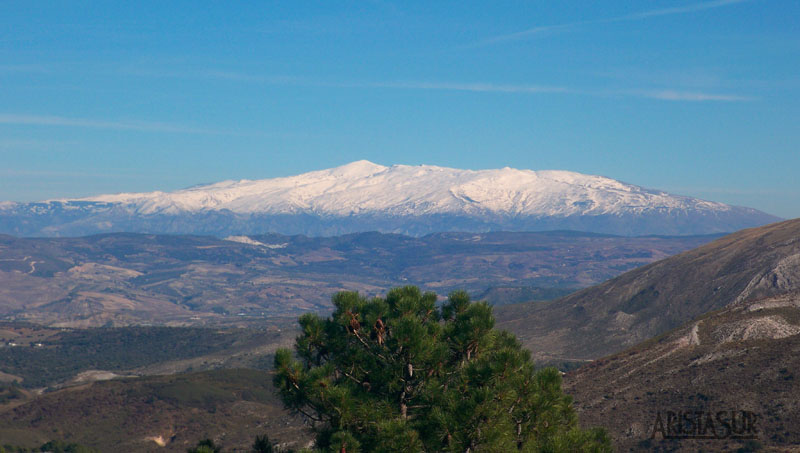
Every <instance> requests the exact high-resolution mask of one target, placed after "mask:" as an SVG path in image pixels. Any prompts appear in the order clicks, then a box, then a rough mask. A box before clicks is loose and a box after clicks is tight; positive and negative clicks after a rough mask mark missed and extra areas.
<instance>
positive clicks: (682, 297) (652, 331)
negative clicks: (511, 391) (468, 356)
mask: <svg viewBox="0 0 800 453" xmlns="http://www.w3.org/2000/svg"><path fill="white" fill-rule="evenodd" d="M795 289H800V219H795V220H789V221H785V222H780V223H775V224H771V225H767V226H764V227H759V228H752V229H747V230H743V231H739V232H737V233H734V234H731V235H728V236H725V237H723V238H720V239H718V240H716V241H714V242H711V243H709V244H706V245H704V246H701V247H699V248H697V249H694V250H691V251H688V252H685V253H682V254H680V255H676V256H674V257H671V258H667V259H665V260H662V261H659V262H656V263H653V264H650V265H647V266H644V267H641V268H639V269H636V270H633V271H630V272H628V273H625V274H623V275H621V276H619V277H617V278H614V279H612V280H609V281H607V282H605V283H602V284H600V285H597V286H594V287H591V288H588V289H585V290H582V291H579V292H577V293H574V294H572V295H569V296H567V297H564V298H562V299H559V300H557V301H553V302H550V303H546V304H541V303H535V304H519V305H512V306H504V307H499V308H498V309H497V310H496V313H497V318H498V321H499V324H500V326H501V327H504V328H506V329H509V330H511V331H512V332H514V333H515V334H517V335H518V336H519V337H520V338H521V339H522V341H523V342H524V344H525V345H526V346H527V347H528V348H530V349H531V350H532V351H533V353H534V356H535V357H537V358H538V359H540V360H585V359H592V358H597V357H600V356H603V355H606V354H610V353H614V352H616V351H619V350H621V349H623V348H625V347H628V346H632V345H634V344H636V343H638V342H641V341H644V340H646V339H648V338H651V337H653V336H655V335H658V334H661V333H663V332H665V331H667V330H669V329H672V328H675V327H677V326H680V325H681V324H683V323H685V322H687V321H689V320H691V319H693V318H696V317H698V316H700V315H702V314H704V313H707V312H709V311H711V310H716V309H719V308H722V307H725V306H727V305H729V304H735V303H742V302H746V301H751V300H754V299H758V298H764V297H768V296H772V295H777V294H783V293H786V292H788V291H791V290H795Z"/></svg>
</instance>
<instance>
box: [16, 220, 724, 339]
mask: <svg viewBox="0 0 800 453" xmlns="http://www.w3.org/2000/svg"><path fill="white" fill-rule="evenodd" d="M711 239H713V238H712V237H709V236H699V237H637V238H627V237H618V236H609V235H599V234H588V233H574V232H563V231H562V232H545V233H502V232H499V233H485V234H473V233H438V234H433V235H429V236H425V237H421V238H415V237H409V236H402V235H395V234H380V233H360V234H352V235H345V236H337V237H330V238H309V237H305V236H283V235H278V234H272V235H262V236H252V237H247V236H236V237H229V238H228V239H227V240H223V239H218V238H214V237H208V236H171V235H143V234H123V233H118V234H106V235H98V236H88V237H82V238H38V239H32V238H15V237H13V236H0V319H10V320H24V321H32V322H38V323H42V324H48V325H54V326H64V327H82V326H120V325H131V324H162V325H206V324H214V325H227V326H236V325H239V326H249V325H263V324H264V323H265V322H267V320H276V322H281V319H283V320H287V319H288V320H294V319H295V318H296V317H297V316H298V315H299V314H301V313H304V312H306V311H311V310H313V311H322V312H324V311H326V310H328V309H329V307H330V297H331V296H332V295H333V294H334V293H336V292H337V291H342V290H349V291H352V290H358V291H361V292H364V293H366V294H370V295H377V294H380V293H382V292H383V291H385V290H387V289H388V288H391V287H395V286H403V285H408V284H413V285H418V286H420V287H422V288H423V289H425V290H432V291H436V292H437V293H438V294H441V295H446V294H447V293H448V292H449V291H452V290H455V289H465V290H467V291H469V292H471V293H472V294H474V295H477V296H485V297H488V298H490V299H491V300H494V301H498V300H505V299H506V298H508V299H514V300H520V299H524V298H526V297H531V298H533V299H546V298H552V297H555V296H559V295H563V294H564V293H565V292H570V291H571V290H574V289H575V288H581V287H586V286H590V285H592V284H596V283H599V282H601V281H603V280H606V279H608V278H611V277H614V276H616V275H619V274H620V273H621V272H624V271H625V270H628V269H632V268H634V267H637V266H641V265H644V264H647V263H651V262H653V261H656V260H658V259H662V258H665V257H667V256H670V255H673V254H675V253H678V252H681V251H684V250H687V249H690V248H693V247H696V246H698V245H700V244H703V243H706V242H708V241H709V240H711ZM506 296H508V297H506ZM528 300H530V299H528Z"/></svg>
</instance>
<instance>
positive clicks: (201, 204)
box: [0, 160, 779, 236]
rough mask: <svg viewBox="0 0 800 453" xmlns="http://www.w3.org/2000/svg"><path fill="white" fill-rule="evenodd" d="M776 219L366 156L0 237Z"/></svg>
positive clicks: (123, 200)
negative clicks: (386, 162) (385, 161)
mask: <svg viewBox="0 0 800 453" xmlns="http://www.w3.org/2000/svg"><path fill="white" fill-rule="evenodd" d="M775 220H779V219H778V218H777V217H774V216H771V215H769V214H766V213H763V212H760V211H757V210H755V209H752V208H744V207H738V206H730V205H726V204H723V203H718V202H713V201H705V200H700V199H697V198H691V197H687V196H680V195H671V194H668V193H667V192H664V191H659V190H652V189H645V188H643V187H639V186H635V185H632V184H626V183H623V182H620V181H617V180H614V179H611V178H606V177H603V176H594V175H585V174H581V173H575V172H569V171H563V170H540V171H534V170H519V169H513V168H509V167H506V168H502V169H491V170H462V169H454V168H447V167H438V166H432V165H419V166H409V165H393V166H391V167H387V166H383V165H378V164H374V163H372V162H369V161H365V160H361V161H356V162H352V163H350V164H347V165H343V166H339V167H335V168H331V169H326V170H318V171H313V172H308V173H303V174H300V175H296V176H287V177H281V178H272V179H260V180H239V181H234V180H228V181H222V182H217V183H213V184H206V185H200V186H193V187H190V188H187V189H182V190H178V191H174V192H161V191H155V192H147V193H118V194H106V195H97V196H92V197H84V198H77V199H53V200H47V201H43V202H38V203H15V204H9V203H3V204H0V232H5V233H9V234H14V235H18V236H19V235H44V236H61V235H86V234H93V233H97V232H112V231H133V232H144V233H189V234H191V233H198V234H214V235H218V236H228V235H236V234H259V233H265V232H269V231H274V232H279V233H284V234H297V233H301V234H311V235H332V234H346V233H351V232H361V231H370V230H376V231H381V232H394V233H404V234H412V235H415V236H416V235H423V234H427V233H430V232H438V231H474V232H486V231H498V230H509V231H543V230H553V229H570V230H580V231H589V232H600V233H610V234H622V235H643V234H668V235H674V234H680V235H688V234H709V233H720V232H728V231H733V230H738V229H741V228H745V227H751V226H757V225H762V224H765V223H769V222H772V221H775Z"/></svg>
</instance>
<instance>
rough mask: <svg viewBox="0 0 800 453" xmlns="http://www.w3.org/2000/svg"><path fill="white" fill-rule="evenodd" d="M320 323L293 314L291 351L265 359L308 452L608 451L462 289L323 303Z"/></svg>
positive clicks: (552, 381) (552, 377)
mask: <svg viewBox="0 0 800 453" xmlns="http://www.w3.org/2000/svg"><path fill="white" fill-rule="evenodd" d="M333 304H334V306H335V311H334V313H333V314H332V316H330V317H329V318H324V319H323V318H321V317H319V316H317V315H315V314H306V315H303V316H302V317H301V318H300V320H299V323H300V326H301V329H302V333H301V335H300V336H299V337H298V338H297V340H296V344H295V351H294V354H293V353H292V351H291V350H289V349H281V350H279V351H278V352H277V353H276V356H275V369H276V375H275V385H276V387H277V388H278V390H279V392H280V396H281V399H282V400H283V402H284V404H285V405H286V406H287V407H288V408H290V409H292V410H294V411H297V412H299V413H302V414H304V415H305V416H306V417H307V418H308V419H309V420H310V422H311V424H312V426H313V429H314V430H315V432H316V448H318V449H320V450H323V451H335V452H347V453H353V452H359V451H361V452H372V451H376V452H380V451H393V452H394V451H407V452H425V451H427V452H433V451H452V452H478V451H492V452H506V451H544V452H549V451H552V452H556V451H610V450H611V447H610V442H609V439H608V437H607V435H606V434H605V431H603V430H602V429H591V430H582V429H580V428H579V427H578V426H577V416H576V414H575V412H574V410H573V408H572V405H571V402H572V400H571V398H570V397H569V396H567V395H565V394H564V393H563V391H562V389H561V376H560V373H559V372H558V371H557V370H555V369H553V368H544V369H541V370H539V371H536V370H535V369H534V365H533V362H532V361H531V358H530V353H529V352H528V351H527V350H525V349H524V348H522V346H521V345H520V343H519V341H517V339H516V338H515V337H514V336H513V335H512V334H510V333H508V332H505V331H499V330H497V329H494V317H493V315H492V308H491V306H489V305H488V304H486V303H484V302H471V301H470V299H469V296H468V295H467V294H466V293H465V292H454V293H452V294H450V296H449V298H448V299H447V301H446V302H445V303H443V304H441V306H439V305H437V296H436V294H434V293H430V292H428V293H424V294H423V293H421V292H420V290H419V289H418V288H416V287H413V286H407V287H404V288H396V289H393V290H391V291H389V293H388V294H387V295H386V297H385V298H374V299H367V298H365V297H363V296H361V295H359V294H358V293H355V292H341V293H338V294H336V295H335V296H334V297H333Z"/></svg>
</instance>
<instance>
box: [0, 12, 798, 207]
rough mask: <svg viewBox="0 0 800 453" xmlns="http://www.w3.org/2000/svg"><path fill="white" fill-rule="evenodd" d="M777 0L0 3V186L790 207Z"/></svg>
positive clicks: (790, 121)
mask: <svg viewBox="0 0 800 453" xmlns="http://www.w3.org/2000/svg"><path fill="white" fill-rule="evenodd" d="M799 101H800V3H799V2H796V1H794V0H785V1H782V0H776V1H768V0H749V1H748V0H738V1H737V0H712V1H649V2H642V1H631V0H629V1H602V2H598V1H581V2H572V1H559V2H553V1H527V2H525V1H508V2H503V1H498V2H465V1H458V2H445V1H436V2H430V1H424V2H408V1H406V2H391V1H380V0H373V1H361V2H344V1H342V2H307V3H305V2H299V1H292V2H235V1H226V2H194V1H192V2H178V1H170V2H163V1H161V2H147V1H139V2H78V1H69V2H68V1H63V2H46V1H37V2H31V1H6V2H2V3H0V162H2V165H1V166H0V200H16V201H31V200H39V199H46V198H53V197H62V196H70V197H71V196H85V195H91V194H97V193H108V192H121V191H150V190H175V189H179V188H183V187H187V186H190V185H194V184H198V183H204V182H213V181H219V180H224V179H243V178H246V179H258V178H267V177H275V176H286V175H291V174H296V173H300V172H304V171H310V170H315V169H321V168H327V167H332V166H336V165H341V164H344V163H347V162H350V161H353V160H358V159H368V160H371V161H373V162H376V163H380V164H384V165H391V164H434V165H442V166H450V167H460V168H473V169H479V168H498V167H505V166H510V167H517V168H530V169H564V170H572V171H578V172H583V173H589V174H600V175H604V176H609V177H612V178H615V179H619V180H622V181H625V182H629V183H634V184H638V185H642V186H645V187H650V188H658V189H664V190H668V191H671V192H674V193H679V194H685V195H692V196H697V197H701V198H705V199H711V200H716V201H722V202H727V203H732V204H737V205H744V206H751V207H755V208H758V209H761V210H764V211H766V212H769V213H772V214H776V215H779V216H783V217H787V218H789V217H800V149H798V143H800V127H798V123H800V102H799Z"/></svg>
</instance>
